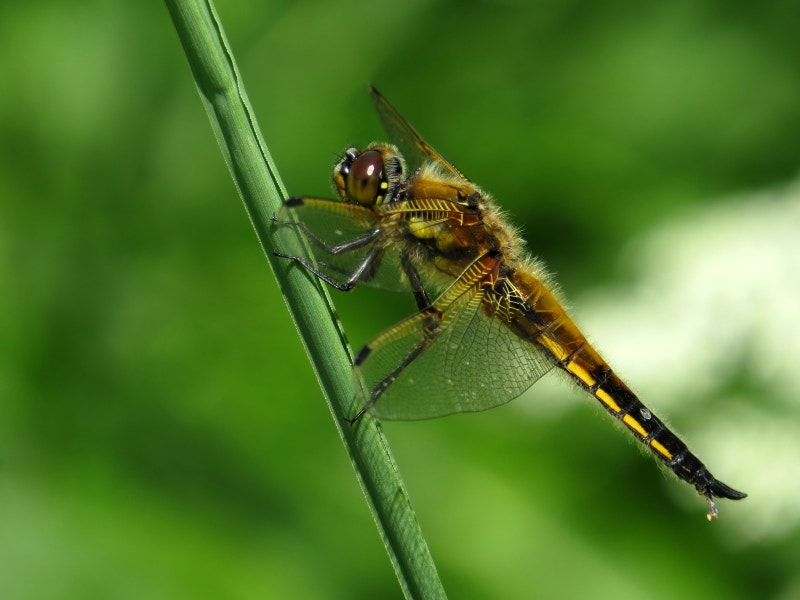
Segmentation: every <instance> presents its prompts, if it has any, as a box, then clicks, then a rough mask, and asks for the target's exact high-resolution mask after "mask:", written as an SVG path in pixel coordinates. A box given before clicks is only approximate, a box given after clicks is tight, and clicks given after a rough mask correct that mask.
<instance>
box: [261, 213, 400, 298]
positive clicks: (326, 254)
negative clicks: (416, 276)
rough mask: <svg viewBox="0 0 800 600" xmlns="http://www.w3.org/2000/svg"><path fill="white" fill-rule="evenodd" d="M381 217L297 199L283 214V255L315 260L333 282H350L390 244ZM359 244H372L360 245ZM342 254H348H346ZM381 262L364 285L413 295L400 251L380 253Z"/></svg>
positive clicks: (280, 230) (280, 234) (280, 225)
mask: <svg viewBox="0 0 800 600" xmlns="http://www.w3.org/2000/svg"><path fill="white" fill-rule="evenodd" d="M381 218H382V217H381V216H380V215H378V214H376V213H375V212H374V211H372V210H370V209H368V208H364V207H362V206H358V205H356V204H348V203H346V202H341V201H338V200H328V199H324V198H292V199H290V200H288V201H287V202H286V203H284V205H283V207H282V208H281V210H280V212H279V213H278V215H277V217H276V220H277V227H278V240H279V248H278V250H279V251H280V252H281V253H283V254H288V255H291V256H299V257H303V258H305V259H307V260H309V261H310V262H311V263H312V264H313V265H314V266H315V267H316V268H318V269H319V270H320V271H322V272H323V273H325V274H326V275H328V276H329V277H331V278H332V279H334V280H336V281H339V282H344V281H345V280H347V278H348V277H349V276H350V274H352V273H353V272H354V271H355V270H356V269H357V268H358V267H359V265H360V264H361V263H362V261H363V260H364V259H365V257H366V256H367V253H369V252H371V251H372V250H373V249H374V248H375V246H376V245H378V246H381V245H382V244H383V243H384V236H383V235H382V232H378V234H377V235H373V233H374V232H375V231H376V230H378V229H380V225H381ZM358 240H366V241H365V242H364V243H358ZM342 248H344V249H343V250H342ZM377 250H378V251H379V254H380V256H379V257H378V259H377V260H376V261H375V262H374V264H373V266H372V268H371V269H370V270H369V271H368V272H367V273H365V276H364V278H363V279H361V280H359V283H363V284H364V285H370V286H374V287H380V288H382V289H386V290H390V291H408V286H407V284H406V283H405V282H404V280H403V276H402V274H401V270H400V268H399V266H398V265H399V261H398V257H397V251H396V249H395V248H392V247H386V248H383V247H379V248H377Z"/></svg>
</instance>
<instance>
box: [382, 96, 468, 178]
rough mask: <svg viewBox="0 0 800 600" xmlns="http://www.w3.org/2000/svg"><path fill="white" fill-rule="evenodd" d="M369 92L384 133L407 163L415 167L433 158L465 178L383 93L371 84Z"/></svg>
mask: <svg viewBox="0 0 800 600" xmlns="http://www.w3.org/2000/svg"><path fill="white" fill-rule="evenodd" d="M369 93H370V95H371V96H372V101H373V103H374V104H375V108H376V109H377V111H378V115H379V116H380V118H381V122H382V123H383V127H384V129H386V133H388V134H389V138H390V139H391V140H392V142H393V143H394V144H395V145H396V146H397V147H398V148H399V149H400V152H401V153H402V154H403V155H404V156H405V158H406V160H407V161H408V162H409V164H411V165H413V166H414V167H415V168H416V167H421V166H422V165H423V163H426V162H428V161H431V160H433V161H435V162H437V163H439V164H440V165H441V166H442V168H443V169H444V170H445V172H447V173H450V174H451V175H454V176H455V177H460V178H461V179H464V180H467V178H466V177H464V174H463V173H461V171H459V170H458V169H457V168H456V167H455V166H454V165H453V164H452V163H451V162H450V161H449V160H447V159H446V158H445V157H444V156H442V155H441V154H440V153H439V152H438V151H437V150H436V149H435V148H434V147H433V146H431V145H430V144H429V143H428V142H426V141H425V140H424V139H423V138H422V136H421V135H420V134H419V132H417V130H416V129H414V127H413V126H412V125H411V123H409V122H408V121H406V119H405V118H404V117H403V116H402V115H401V114H400V113H399V112H398V111H397V109H396V108H395V107H394V106H393V105H392V104H391V103H390V102H389V101H388V100H387V99H386V98H385V97H384V95H383V94H381V93H380V92H379V91H378V90H377V89H375V88H374V87H373V86H369Z"/></svg>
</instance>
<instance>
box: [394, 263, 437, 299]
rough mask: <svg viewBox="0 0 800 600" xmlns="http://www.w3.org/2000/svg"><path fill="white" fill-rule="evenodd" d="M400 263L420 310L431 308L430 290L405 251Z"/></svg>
mask: <svg viewBox="0 0 800 600" xmlns="http://www.w3.org/2000/svg"><path fill="white" fill-rule="evenodd" d="M400 265H401V266H402V267H403V272H404V273H405V275H406V278H407V279H408V283H409V285H410V286H411V291H412V292H413V293H414V300H416V301H417V308H419V310H427V309H429V308H430V307H431V299H430V297H429V296H428V292H427V291H426V290H425V286H424V285H423V283H422V278H421V277H420V276H419V272H418V271H417V269H416V268H415V267H414V265H412V264H411V260H410V259H409V258H408V254H406V253H405V252H403V253H402V254H401V255H400Z"/></svg>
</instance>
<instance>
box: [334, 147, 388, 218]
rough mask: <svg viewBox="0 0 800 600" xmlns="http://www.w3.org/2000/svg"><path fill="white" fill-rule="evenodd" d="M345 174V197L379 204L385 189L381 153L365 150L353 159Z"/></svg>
mask: <svg viewBox="0 0 800 600" xmlns="http://www.w3.org/2000/svg"><path fill="white" fill-rule="evenodd" d="M342 175H344V176H345V186H346V188H345V191H346V193H347V197H348V198H349V199H350V200H353V201H354V202H358V203H359V204H363V205H366V206H371V205H373V204H379V203H380V201H381V200H382V199H383V195H384V193H385V191H386V178H385V176H384V174H383V155H382V154H381V153H380V152H378V151H377V150H367V151H366V152H364V153H363V154H361V155H360V156H359V157H358V158H356V159H355V160H354V161H353V164H352V165H350V170H349V172H347V173H346V174H345V173H342Z"/></svg>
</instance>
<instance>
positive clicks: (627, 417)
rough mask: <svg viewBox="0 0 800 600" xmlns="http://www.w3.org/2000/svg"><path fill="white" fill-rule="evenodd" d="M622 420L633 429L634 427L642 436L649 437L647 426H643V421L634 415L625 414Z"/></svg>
mask: <svg viewBox="0 0 800 600" xmlns="http://www.w3.org/2000/svg"><path fill="white" fill-rule="evenodd" d="M622 422H623V423H625V424H626V425H627V426H628V427H630V428H631V429H633V430H634V431H635V432H636V433H638V434H639V435H640V436H642V437H647V431H645V428H644V427H642V425H641V423H639V421H637V420H636V419H634V418H633V417H632V416H630V415H625V416H624V417H622Z"/></svg>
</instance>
